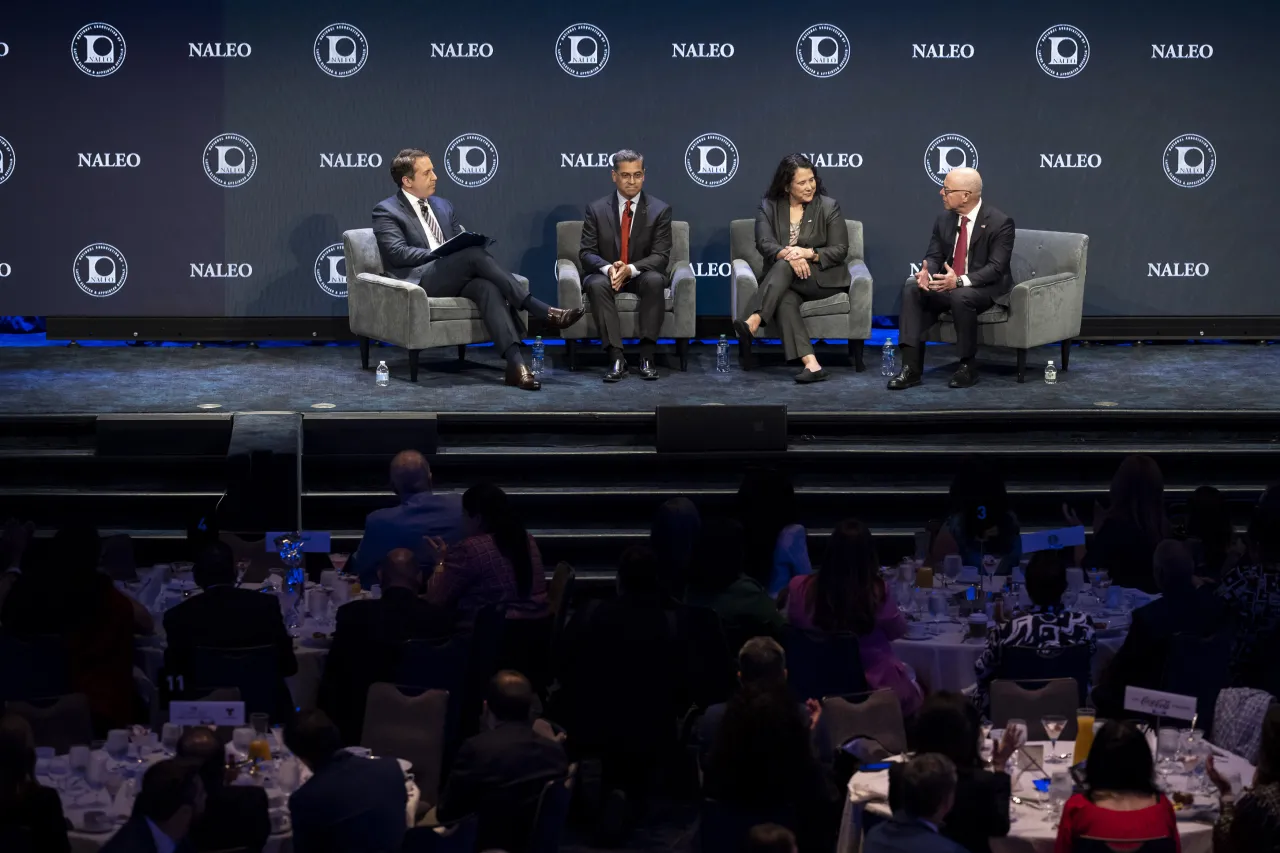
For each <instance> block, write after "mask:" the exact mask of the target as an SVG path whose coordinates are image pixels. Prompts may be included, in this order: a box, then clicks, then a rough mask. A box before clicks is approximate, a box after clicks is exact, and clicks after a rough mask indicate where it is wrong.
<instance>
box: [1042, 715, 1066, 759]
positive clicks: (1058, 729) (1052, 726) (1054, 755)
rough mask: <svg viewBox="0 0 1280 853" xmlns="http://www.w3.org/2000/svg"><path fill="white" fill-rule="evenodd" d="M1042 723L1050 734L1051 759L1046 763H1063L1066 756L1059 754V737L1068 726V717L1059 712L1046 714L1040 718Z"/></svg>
mask: <svg viewBox="0 0 1280 853" xmlns="http://www.w3.org/2000/svg"><path fill="white" fill-rule="evenodd" d="M1040 725H1042V726H1044V733H1045V734H1047V735H1048V736H1049V760H1048V762H1046V763H1049V764H1059V763H1061V761H1062V759H1064V758H1066V756H1065V755H1058V738H1059V737H1061V736H1062V730H1063V729H1065V728H1066V727H1067V718H1066V717H1061V716H1058V715H1057V714H1046V715H1045V716H1043V717H1041V718H1040Z"/></svg>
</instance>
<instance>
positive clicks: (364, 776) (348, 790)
mask: <svg viewBox="0 0 1280 853" xmlns="http://www.w3.org/2000/svg"><path fill="white" fill-rule="evenodd" d="M314 770H315V775H314V776H312V777H311V778H310V779H308V780H307V781H306V783H304V784H303V786H302V787H301V788H299V789H298V790H296V791H294V792H293V795H292V796H290V797H289V816H290V818H291V819H292V823H293V849H294V851H295V853H351V851H359V853H396V851H399V850H400V842H401V840H402V839H403V838H404V832H405V829H406V826H407V823H408V821H407V815H406V813H405V812H406V808H407V803H408V794H407V793H406V791H405V783H404V773H403V772H402V771H401V770H400V765H399V764H397V763H396V760H395V759H394V758H358V757H356V756H354V755H351V754H350V753H347V752H342V751H339V752H337V753H335V754H334V756H333V757H332V758H331V759H329V760H328V761H326V762H325V763H323V764H321V765H320V766H318V767H316V768H314Z"/></svg>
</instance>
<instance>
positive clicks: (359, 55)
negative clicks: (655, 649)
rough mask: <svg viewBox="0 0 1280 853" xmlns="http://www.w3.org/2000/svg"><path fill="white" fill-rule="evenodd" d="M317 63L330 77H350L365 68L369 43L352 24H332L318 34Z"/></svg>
mask: <svg viewBox="0 0 1280 853" xmlns="http://www.w3.org/2000/svg"><path fill="white" fill-rule="evenodd" d="M315 57H316V65H319V66H320V70H321V71H323V72H324V73H325V74H328V75H329V76H330V77H350V76H352V75H353V74H358V73H359V72H360V69H361V68H364V63H365V60H367V59H368V58H369V43H368V42H367V41H365V39H364V33H362V32H360V30H358V29H356V28H355V27H353V26H351V25H350V24H330V25H329V26H327V27H325V28H324V29H323V30H321V31H320V35H318V36H316V43H315Z"/></svg>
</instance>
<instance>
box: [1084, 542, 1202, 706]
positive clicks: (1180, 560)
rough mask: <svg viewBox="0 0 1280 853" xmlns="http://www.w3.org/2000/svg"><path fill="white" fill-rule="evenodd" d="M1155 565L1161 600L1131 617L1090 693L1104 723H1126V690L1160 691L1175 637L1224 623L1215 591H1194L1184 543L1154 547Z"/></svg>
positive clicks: (1198, 588) (1198, 633)
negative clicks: (1131, 621) (1127, 627)
mask: <svg viewBox="0 0 1280 853" xmlns="http://www.w3.org/2000/svg"><path fill="white" fill-rule="evenodd" d="M1153 559H1154V561H1155V566H1154V568H1153V571H1154V577H1155V581H1156V586H1157V587H1158V588H1159V589H1160V593H1161V595H1160V597H1159V598H1157V599H1155V600H1154V601H1152V602H1151V603H1150V604H1145V605H1143V606H1142V607H1139V608H1138V609H1137V610H1135V611H1133V623H1132V625H1131V627H1130V628H1129V633H1128V634H1127V635H1125V639H1124V645H1123V646H1121V647H1120V651H1118V652H1117V653H1116V656H1115V657H1114V658H1112V659H1111V663H1110V664H1108V666H1107V668H1106V669H1105V670H1104V671H1103V672H1102V675H1101V677H1100V678H1099V679H1098V684H1097V685H1096V686H1095V687H1094V689H1093V704H1094V707H1095V708H1097V709H1098V714H1099V716H1101V717H1104V718H1107V719H1123V718H1124V716H1125V714H1124V691H1125V688H1126V687H1146V688H1149V689H1152V690H1159V689H1160V686H1161V683H1162V681H1163V678H1164V673H1165V665H1166V663H1168V664H1169V665H1171V666H1177V665H1178V661H1177V660H1169V643H1170V640H1171V639H1172V637H1173V635H1174V634H1195V635H1196V636H1200V637H1207V636H1209V635H1211V634H1213V633H1214V632H1216V631H1217V630H1219V629H1220V628H1221V627H1222V625H1223V623H1224V621H1225V618H1226V613H1225V609H1226V608H1225V607H1224V606H1223V603H1222V601H1221V599H1219V598H1218V597H1217V596H1215V595H1214V593H1213V588H1212V587H1210V586H1207V585H1202V586H1196V585H1195V583H1194V574H1195V570H1196V566H1195V559H1194V557H1192V555H1191V551H1190V549H1188V548H1187V546H1186V545H1185V544H1184V543H1182V542H1179V541H1177V540H1175V539H1166V540H1165V541H1163V542H1161V543H1160V544H1159V545H1158V546H1157V547H1156V551H1155V556H1154V558H1153Z"/></svg>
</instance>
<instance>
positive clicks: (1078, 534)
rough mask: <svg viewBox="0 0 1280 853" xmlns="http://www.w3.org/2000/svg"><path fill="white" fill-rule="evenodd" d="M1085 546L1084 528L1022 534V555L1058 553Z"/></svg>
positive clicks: (1065, 528) (1062, 528) (1064, 528)
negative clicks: (1038, 552)
mask: <svg viewBox="0 0 1280 853" xmlns="http://www.w3.org/2000/svg"><path fill="white" fill-rule="evenodd" d="M1083 544H1084V528H1083V527H1078V526H1077V527H1061V528H1059V529H1057V530H1038V531H1036V532H1034V533H1024V534H1022V553H1023V554H1031V553H1034V552H1036V551H1057V550H1060V549H1062V548H1070V547H1073V546H1075V545H1083Z"/></svg>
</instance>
